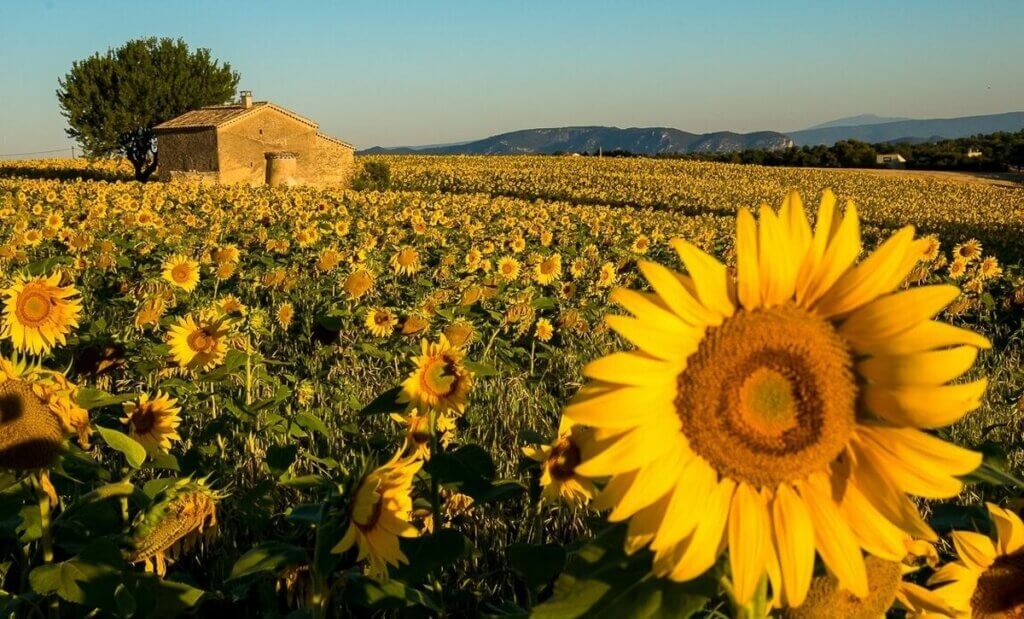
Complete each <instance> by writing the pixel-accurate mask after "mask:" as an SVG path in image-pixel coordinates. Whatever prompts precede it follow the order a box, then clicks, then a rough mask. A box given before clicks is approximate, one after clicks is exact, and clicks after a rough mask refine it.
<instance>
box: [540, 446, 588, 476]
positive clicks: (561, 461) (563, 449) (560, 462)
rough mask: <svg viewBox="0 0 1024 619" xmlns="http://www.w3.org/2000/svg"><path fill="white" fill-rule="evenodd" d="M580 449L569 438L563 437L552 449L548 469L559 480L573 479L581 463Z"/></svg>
mask: <svg viewBox="0 0 1024 619" xmlns="http://www.w3.org/2000/svg"><path fill="white" fill-rule="evenodd" d="M580 460H581V458H580V449H579V447H577V446H576V444H575V443H573V442H572V441H571V440H570V439H568V438H563V439H562V440H560V441H558V443H557V444H555V446H554V447H553V448H552V449H551V455H550V456H549V457H548V462H549V463H550V464H549V465H548V470H549V471H550V472H551V477H553V478H555V479H556V480H558V481H564V480H566V479H571V478H572V476H573V475H575V474H576V467H577V466H578V465H579V463H580Z"/></svg>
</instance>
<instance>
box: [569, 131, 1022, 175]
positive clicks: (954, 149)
mask: <svg viewBox="0 0 1024 619" xmlns="http://www.w3.org/2000/svg"><path fill="white" fill-rule="evenodd" d="M972 151H973V152H975V153H980V154H977V155H976V156H973V157H972V156H968V153H970V152H972ZM891 153H898V154H900V155H902V156H903V158H904V159H906V160H907V161H906V163H905V164H903V165H904V166H905V167H907V168H908V169H917V170H962V171H976V172H1008V171H1022V170H1024V131H1017V132H1005V131H1003V132H998V133H991V134H987V135H974V136H971V137H968V138H957V139H946V140H935V141H928V142H910V141H907V142H884V143H878V144H871V143H868V142H861V141H859V140H841V141H839V142H836V143H835V144H833V145H832V146H825V145H823V144H819V145H816V146H793V147H790V148H785V149H778V150H760V149H748V150H742V151H736V152H731V153H685V154H684V153H661V154H658V155H655V156H656V157H658V158H672V159H694V160H698V161H716V162H722V163H742V164H754V165H766V166H790V167H815V168H882V167H886V166H885V164H879V163H877V156H878V155H883V154H891ZM586 154H588V155H596V154H597V153H586ZM602 155H603V156H605V157H635V156H640V155H636V154H634V153H630V152H628V151H622V150H615V151H605V152H604V153H602Z"/></svg>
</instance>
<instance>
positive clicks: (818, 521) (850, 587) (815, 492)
mask: <svg viewBox="0 0 1024 619" xmlns="http://www.w3.org/2000/svg"><path fill="white" fill-rule="evenodd" d="M825 483H827V482H825ZM800 494H801V495H802V496H803V498H804V504H806V505H807V510H808V512H809V513H810V515H811V521H812V522H813V523H814V545H815V546H816V547H817V548H818V553H819V554H820V555H821V559H822V561H824V562H825V565H826V566H827V567H828V569H829V571H830V572H832V574H833V575H834V576H835V577H836V579H837V580H838V581H839V585H840V587H842V588H843V589H846V590H847V591H850V592H851V593H853V594H854V595H856V596H857V597H860V598H863V597H865V596H867V594H868V575H867V570H865V569H864V557H863V555H861V552H860V544H858V543H857V537H856V536H855V535H854V533H853V530H852V529H850V526H849V524H848V523H847V522H846V519H845V518H844V516H843V513H842V512H841V511H840V510H839V507H838V506H837V505H836V503H835V501H834V500H833V499H832V495H831V492H830V488H828V487H827V486H824V487H823V485H822V484H821V483H816V482H814V481H808V482H805V483H803V484H801V485H800Z"/></svg>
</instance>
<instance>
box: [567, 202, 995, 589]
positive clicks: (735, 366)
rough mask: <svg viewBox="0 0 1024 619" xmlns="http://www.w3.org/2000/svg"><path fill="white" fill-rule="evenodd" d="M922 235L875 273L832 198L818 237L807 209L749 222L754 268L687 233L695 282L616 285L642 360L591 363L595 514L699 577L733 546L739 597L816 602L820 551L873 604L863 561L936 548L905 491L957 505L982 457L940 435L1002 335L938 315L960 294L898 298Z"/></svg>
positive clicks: (574, 411) (909, 234)
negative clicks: (599, 481)
mask: <svg viewBox="0 0 1024 619" xmlns="http://www.w3.org/2000/svg"><path fill="white" fill-rule="evenodd" d="M913 234H914V231H913V228H910V227H908V228H904V229H902V230H900V231H899V232H897V233H896V234H894V235H893V236H892V237H891V238H889V239H888V240H887V241H885V242H884V243H883V244H882V245H881V246H880V247H879V248H878V249H877V250H876V251H875V252H874V253H873V254H871V255H870V256H869V257H868V258H867V259H866V260H864V261H863V262H862V263H861V264H859V265H854V262H855V260H856V258H857V256H858V254H859V253H860V249H861V241H860V232H859V223H858V219H857V214H856V209H855V207H854V206H853V204H852V203H850V204H848V205H847V208H846V211H845V214H843V215H842V216H840V215H839V214H838V213H837V212H836V209H835V197H834V196H833V194H832V193H831V192H829V191H826V192H825V193H824V195H823V197H822V201H821V206H820V208H819V210H818V218H817V225H816V227H815V229H814V231H813V232H812V230H811V227H810V225H809V223H808V221H807V218H806V215H805V214H804V208H803V205H802V203H801V201H800V198H799V196H798V195H796V194H795V193H793V194H790V195H789V196H787V197H786V199H785V200H784V201H783V204H782V208H781V210H780V211H779V212H778V213H777V214H776V213H775V212H774V211H773V210H772V209H770V208H768V207H767V206H762V208H761V217H760V224H758V223H757V222H755V220H754V217H753V216H752V215H751V214H750V213H749V212H748V211H746V210H743V211H741V212H740V213H739V217H738V220H737V239H736V251H737V259H738V261H737V268H736V272H737V277H736V280H735V281H733V280H732V279H731V278H730V277H729V275H728V272H727V269H726V267H725V266H724V265H723V264H721V263H719V262H718V261H717V260H716V259H715V258H713V257H711V256H710V255H708V254H706V253H704V252H703V251H701V250H700V249H698V248H697V247H695V246H694V245H691V244H690V243H687V242H685V241H682V240H679V239H675V240H673V241H672V246H673V247H674V248H675V249H676V251H677V252H678V254H679V256H680V258H681V260H682V262H683V264H684V265H685V267H686V269H687V271H688V272H689V275H688V276H686V275H681V274H679V273H676V272H674V271H672V270H670V269H668V268H666V267H664V266H662V265H660V264H656V263H653V262H641V263H640V269H641V271H642V272H643V274H644V275H645V277H646V278H647V280H648V281H649V282H650V283H651V286H652V288H653V289H654V293H653V294H649V293H641V292H636V291H631V290H625V289H618V290H616V291H615V292H614V293H613V295H612V299H613V300H615V301H616V302H618V303H619V304H621V305H623V306H624V307H625V308H626V309H627V310H629V311H630V312H632V313H633V314H634V316H635V317H627V316H608V317H607V323H608V325H609V326H611V327H612V328H613V329H615V330H616V331H618V332H619V333H620V334H621V335H622V336H623V337H624V338H625V339H626V340H628V341H630V342H632V343H633V344H635V345H636V346H637V347H638V348H639V350H636V351H632V352H619V353H614V354H611V355H609V356H607V357H604V358H601V359H598V360H597V361H594V362H592V363H590V364H589V365H588V366H586V367H585V368H584V374H585V375H587V376H588V377H590V378H591V379H592V381H593V382H592V383H590V384H589V385H587V386H585V387H584V388H583V389H582V390H581V392H580V394H579V395H578V396H577V397H576V398H575V399H574V401H573V402H571V403H570V405H569V406H567V407H566V409H565V413H564V414H565V415H566V416H567V417H569V418H570V419H571V420H572V421H573V422H575V423H579V424H584V425H589V426H593V427H595V428H596V429H597V436H596V441H595V448H594V451H593V453H591V454H589V455H587V457H586V458H584V461H583V462H582V463H581V464H580V465H579V466H578V467H577V471H579V472H580V473H581V474H583V475H587V476H590V477H608V478H609V479H608V482H607V484H606V485H605V486H604V489H603V491H602V493H601V494H600V495H599V496H598V497H597V498H596V500H595V506H596V507H598V508H600V509H611V510H612V511H611V513H610V515H609V519H610V520H612V521H623V520H626V519H629V521H630V522H629V535H628V541H627V544H628V546H629V547H630V548H639V547H642V546H650V548H651V549H652V550H653V551H654V554H655V558H654V571H655V573H656V574H657V575H659V576H665V577H668V578H671V579H673V580H676V581H686V580H690V579H692V578H695V577H696V576H698V575H700V574H701V573H703V572H704V571H706V570H707V569H708V568H709V567H711V565H712V564H714V562H715V560H716V559H717V557H718V555H719V553H720V552H721V550H722V549H723V548H728V549H729V563H730V567H731V570H732V579H733V586H734V590H735V593H736V596H737V598H738V599H739V601H740V602H741V603H745V602H746V601H747V600H749V599H750V597H751V595H752V594H753V592H754V590H755V589H756V587H757V585H758V583H759V582H760V581H761V578H762V577H763V576H764V575H765V574H768V575H769V576H770V578H771V581H772V588H773V591H774V592H775V595H776V596H777V597H778V598H779V600H780V602H781V604H782V605H784V606H799V605H800V603H801V602H803V600H804V598H805V596H806V594H807V590H808V587H809V585H810V582H811V577H812V574H813V569H814V563H815V555H816V554H817V555H820V556H821V558H822V560H823V563H824V565H825V567H826V568H827V569H828V570H829V571H830V572H831V573H832V574H833V575H834V576H835V577H836V578H837V579H838V581H839V583H840V585H841V587H842V588H844V589H846V590H849V591H850V592H852V593H853V594H855V595H857V596H858V597H864V596H866V595H867V593H868V580H867V574H866V571H865V567H864V560H863V555H862V552H861V550H862V549H864V550H867V551H868V552H869V553H871V554H873V555H875V556H878V557H880V558H884V559H889V560H891V561H899V560H902V559H903V557H904V545H903V538H904V536H905V535H907V534H909V535H911V536H913V537H915V538H920V539H926V540H934V539H935V538H936V536H935V533H934V532H933V531H932V530H931V528H930V527H929V526H928V525H927V524H926V523H925V522H924V520H923V519H922V518H921V516H920V514H919V513H918V510H917V508H916V506H915V505H914V503H912V502H911V501H910V499H909V498H908V497H907V494H914V495H918V496H923V497H928V498H940V497H951V496H955V495H956V494H957V493H958V492H959V491H960V488H961V486H962V483H961V481H960V480H959V479H958V478H957V476H958V475H963V474H966V473H968V472H969V471H972V470H973V469H974V468H976V467H977V466H978V464H979V463H980V461H981V457H980V455H979V454H977V453H974V452H971V451H968V450H965V449H961V448H959V447H956V446H955V445H952V444H949V443H946V442H945V441H943V440H941V439H939V438H937V437H935V436H933V435H931V434H929V433H927V432H926V430H928V429H932V428H937V427H941V426H945V425H948V424H950V423H953V422H954V421H956V420H958V419H960V418H961V417H962V416H963V415H965V414H966V413H967V412H968V411H971V410H973V409H974V408H976V407H977V406H978V405H979V403H980V399H981V396H982V394H983V392H984V389H985V385H986V381H985V380H984V379H981V380H976V381H972V382H967V383H952V382H951V381H954V380H955V379H957V378H958V377H959V376H961V375H962V374H963V373H964V372H966V371H967V370H968V369H969V368H970V367H971V366H972V364H973V362H974V360H975V357H976V355H977V349H978V348H987V347H989V342H988V341H987V340H986V339H985V338H984V337H982V336H980V335H978V334H976V333H973V332H971V331H968V330H965V329H960V328H957V327H953V326H951V325H947V324H944V323H941V322H937V321H935V320H932V318H933V317H934V316H935V315H936V314H938V313H939V312H940V311H941V310H942V308H943V307H945V306H946V305H947V304H948V303H949V302H950V301H952V300H953V298H955V297H956V295H957V293H958V291H957V289H956V288H955V287H953V286H927V287H919V288H913V289H909V290H905V291H899V292H894V291H895V290H896V289H897V288H898V286H899V285H900V283H901V282H902V281H903V280H904V278H905V277H906V275H907V274H908V273H909V272H910V270H911V269H912V268H913V267H914V265H915V264H916V262H917V260H918V259H919V258H920V256H921V255H922V253H923V249H924V247H923V246H922V243H921V242H915V241H914V239H913Z"/></svg>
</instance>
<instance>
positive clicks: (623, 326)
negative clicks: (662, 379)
mask: <svg viewBox="0 0 1024 619" xmlns="http://www.w3.org/2000/svg"><path fill="white" fill-rule="evenodd" d="M604 321H605V322H606V323H607V324H608V326H609V327H611V328H612V329H614V330H615V331H616V333H618V334H619V335H621V336H622V337H624V338H625V339H627V340H628V341H630V342H631V343H632V344H633V345H635V346H636V347H637V348H639V349H640V350H642V351H644V352H646V353H649V354H651V355H653V356H655V357H657V358H659V359H664V360H665V361H683V360H685V359H686V358H687V357H689V356H690V355H691V354H693V351H695V350H697V345H698V344H699V342H700V339H701V337H702V336H703V334H702V333H697V334H684V333H680V332H675V331H662V330H660V329H655V328H652V327H651V326H650V325H648V324H646V323H644V322H642V321H640V320H638V319H636V318H630V317H628V316H614V315H609V316H605V317H604Z"/></svg>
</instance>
